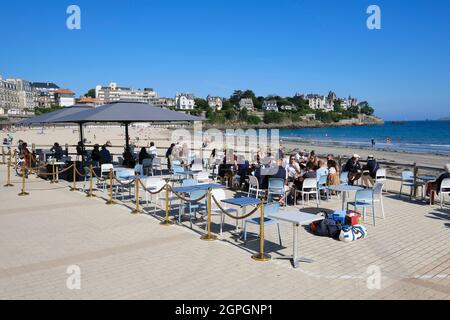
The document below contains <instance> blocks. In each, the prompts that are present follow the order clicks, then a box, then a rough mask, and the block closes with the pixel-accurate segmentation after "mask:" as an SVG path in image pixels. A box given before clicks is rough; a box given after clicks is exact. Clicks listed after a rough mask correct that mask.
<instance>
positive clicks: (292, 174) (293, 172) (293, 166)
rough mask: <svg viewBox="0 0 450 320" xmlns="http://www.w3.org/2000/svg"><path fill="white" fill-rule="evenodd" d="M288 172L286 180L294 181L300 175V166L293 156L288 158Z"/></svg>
mask: <svg viewBox="0 0 450 320" xmlns="http://www.w3.org/2000/svg"><path fill="white" fill-rule="evenodd" d="M286 170H287V172H288V179H289V180H291V181H294V180H295V178H296V177H298V176H300V175H301V174H302V169H301V168H300V164H299V163H298V161H297V160H296V159H295V156H294V155H291V156H290V157H289V164H288V165H287V167H286Z"/></svg>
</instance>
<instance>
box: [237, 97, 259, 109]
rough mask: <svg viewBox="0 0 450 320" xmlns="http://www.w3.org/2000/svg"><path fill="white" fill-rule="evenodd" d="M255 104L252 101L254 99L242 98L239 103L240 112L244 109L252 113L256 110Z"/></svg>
mask: <svg viewBox="0 0 450 320" xmlns="http://www.w3.org/2000/svg"><path fill="white" fill-rule="evenodd" d="M254 107H255V106H254V104H253V100H252V98H242V99H241V100H240V101H239V109H240V110H242V109H244V108H245V109H247V110H249V111H252V110H253V109H254Z"/></svg>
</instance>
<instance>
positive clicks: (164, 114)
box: [53, 101, 205, 149]
mask: <svg viewBox="0 0 450 320" xmlns="http://www.w3.org/2000/svg"><path fill="white" fill-rule="evenodd" d="M204 120H205V119H204V118H201V117H196V116H192V115H190V114H186V113H183V112H178V111H173V110H169V109H164V108H160V107H155V106H153V105H151V104H148V103H138V102H125V101H118V102H114V103H110V104H105V105H102V106H99V107H97V108H92V109H89V110H85V111H82V112H77V113H74V114H70V115H66V116H64V117H58V119H56V120H54V121H53V122H54V123H78V124H79V125H80V126H82V125H83V124H85V123H102V122H103V123H112V122H116V123H122V124H124V125H125V144H126V148H127V149H128V147H129V140H130V138H129V134H128V125H129V124H130V123H135V122H150V123H155V122H159V123H171V122H181V123H182V122H195V121H204Z"/></svg>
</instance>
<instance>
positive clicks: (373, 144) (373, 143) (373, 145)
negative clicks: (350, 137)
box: [372, 139, 375, 148]
mask: <svg viewBox="0 0 450 320" xmlns="http://www.w3.org/2000/svg"><path fill="white" fill-rule="evenodd" d="M372 148H375V139H372Z"/></svg>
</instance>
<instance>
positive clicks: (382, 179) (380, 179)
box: [375, 169, 387, 192]
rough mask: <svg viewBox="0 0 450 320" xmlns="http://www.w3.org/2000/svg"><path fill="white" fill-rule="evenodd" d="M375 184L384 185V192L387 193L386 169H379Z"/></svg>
mask: <svg viewBox="0 0 450 320" xmlns="http://www.w3.org/2000/svg"><path fill="white" fill-rule="evenodd" d="M375 183H382V184H383V187H384V191H385V192H387V174H386V169H378V170H377V172H376V173H375Z"/></svg>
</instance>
